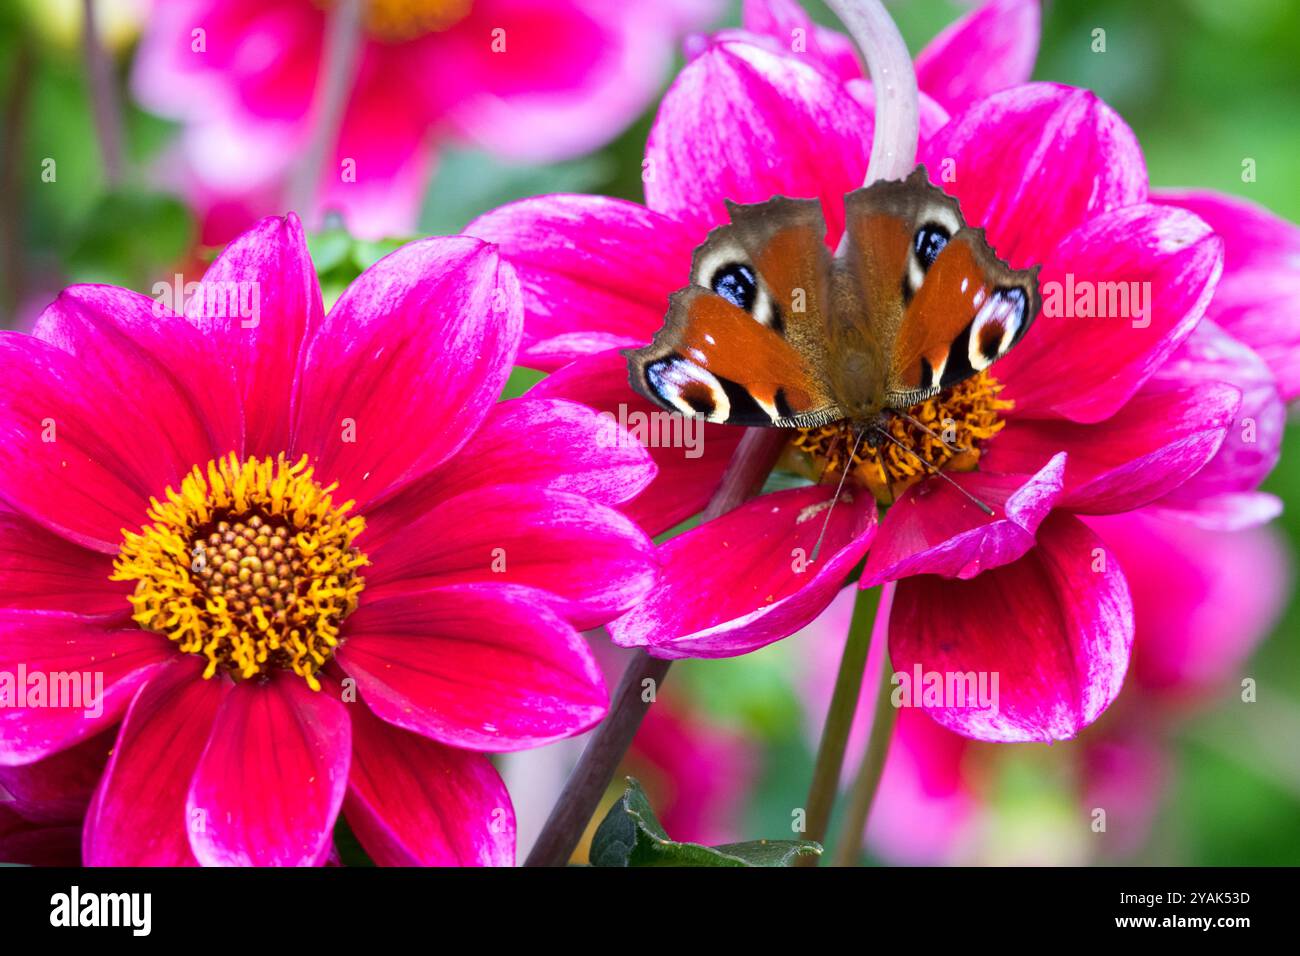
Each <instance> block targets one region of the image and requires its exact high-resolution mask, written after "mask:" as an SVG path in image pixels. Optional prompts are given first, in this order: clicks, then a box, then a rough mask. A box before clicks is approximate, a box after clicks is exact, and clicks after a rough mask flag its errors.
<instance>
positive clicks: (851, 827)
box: [832, 582, 898, 866]
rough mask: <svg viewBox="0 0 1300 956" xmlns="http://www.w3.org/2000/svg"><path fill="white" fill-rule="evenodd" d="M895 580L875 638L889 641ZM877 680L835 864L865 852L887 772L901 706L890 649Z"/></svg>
mask: <svg viewBox="0 0 1300 956" xmlns="http://www.w3.org/2000/svg"><path fill="white" fill-rule="evenodd" d="M893 589H894V585H893V583H892V582H891V583H889V584H886V585H885V586H884V589H883V590H884V591H885V592H886V593H884V594H883V595H882V596H881V603H880V611H879V613H878V614H877V616H876V624H877V627H876V628H875V631H876V633H875V635H874V636H873V638H872V640H877V641H886V640H888V627H889V606H890V605H891V604H892V603H893V597H894V594H893ZM873 679H874V680H875V681H876V687H877V689H876V712H875V714H874V715H873V717H872V719H871V733H870V734H869V735H868V737H867V750H866V753H864V754H863V755H862V763H861V764H860V765H859V766H858V773H857V776H856V777H855V778H854V780H853V789H852V790H850V791H849V806H848V809H847V810H846V811H845V814H844V825H843V826H842V827H841V829H840V840H839V844H838V845H837V846H836V848H835V856H834V859H833V861H832V865H833V866H853V865H854V864H856V863H857V862H858V859H859V858H860V857H861V855H862V840H863V836H864V834H865V833H866V829H867V820H868V819H870V817H871V805H872V803H874V802H875V799H876V790H877V788H879V786H880V778H881V777H882V776H883V775H884V772H885V757H886V756H887V755H888V754H889V741H890V739H891V738H892V737H893V733H894V719H895V717H896V716H897V713H898V709H897V708H896V707H894V704H893V701H892V699H891V698H892V696H893V694H892V688H893V682H892V681H890V680H889V649H888V647H886V648H885V649H884V653H883V654H882V655H881V662H880V669H879V673H878V674H876V675H874V677H873Z"/></svg>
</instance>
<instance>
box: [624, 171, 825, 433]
mask: <svg viewBox="0 0 1300 956" xmlns="http://www.w3.org/2000/svg"><path fill="white" fill-rule="evenodd" d="M727 208H728V211H729V212H730V214H731V222H730V223H729V224H727V225H724V226H719V227H718V228H716V229H714V230H712V231H711V232H710V233H709V236H708V238H707V239H706V240H705V242H704V243H703V244H702V245H701V246H700V247H699V248H698V249H696V250H695V256H694V259H693V260H692V263H691V285H689V286H687V287H686V288H684V289H681V290H679V291H677V292H675V293H673V295H672V296H671V298H670V300H669V309H668V314H667V316H666V317H665V320H664V326H663V328H662V329H660V330H659V332H658V333H657V334H656V335H655V337H654V341H653V342H652V343H651V344H650V345H648V346H646V347H645V348H641V349H635V350H632V351H629V352H628V353H627V356H628V371H629V380H630V381H631V384H632V387H633V388H634V389H635V390H636V391H637V392H639V393H640V394H642V395H644V396H645V397H646V398H648V399H650V400H651V401H653V402H656V403H657V404H659V405H661V406H663V407H664V408H666V409H669V410H670V411H677V412H681V413H683V414H685V415H694V416H698V417H702V418H705V419H707V420H708V421H712V422H722V423H726V424H730V425H767V426H778V427H808V426H811V425H814V424H820V423H822V422H826V421H832V420H834V419H836V418H840V417H843V413H842V410H841V409H839V408H838V407H837V406H836V404H835V402H834V401H833V400H832V398H831V396H830V394H829V391H828V389H827V387H826V385H825V382H824V380H823V379H824V376H823V375H822V372H821V370H822V369H823V368H824V366H825V360H826V351H825V350H826V319H825V316H826V314H827V313H826V310H827V304H828V299H829V295H830V292H829V284H830V264H831V259H830V251H829V249H827V247H826V242H825V236H826V222H825V219H824V218H823V216H822V211H821V206H820V204H819V203H818V202H817V201H816V200H812V199H787V198H785V197H780V196H778V197H776V198H774V199H770V200H768V201H767V202H763V203H755V204H752V205H739V204H736V203H728V204H727Z"/></svg>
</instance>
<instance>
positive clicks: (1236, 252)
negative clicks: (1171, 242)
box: [1153, 190, 1300, 401]
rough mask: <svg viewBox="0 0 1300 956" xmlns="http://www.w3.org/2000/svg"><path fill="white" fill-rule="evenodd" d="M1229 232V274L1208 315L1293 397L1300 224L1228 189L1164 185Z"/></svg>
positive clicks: (1298, 383)
mask: <svg viewBox="0 0 1300 956" xmlns="http://www.w3.org/2000/svg"><path fill="white" fill-rule="evenodd" d="M1153 199H1154V200H1155V201H1158V202H1162V203H1169V204H1172V205H1175V206H1181V207H1182V208H1184V209H1187V210H1189V211H1191V212H1193V213H1195V214H1196V215H1197V216H1199V217H1200V218H1202V219H1204V220H1205V221H1206V222H1207V223H1209V225H1210V228H1212V229H1213V230H1214V232H1215V234H1216V235H1217V236H1218V237H1219V238H1220V239H1222V240H1223V278H1222V279H1221V280H1220V282H1219V287H1218V289H1217V290H1216V291H1215V295H1214V300H1213V301H1212V302H1211V303H1210V307H1209V310H1208V312H1207V315H1209V317H1210V318H1211V319H1213V320H1214V321H1215V322H1217V323H1219V324H1220V325H1222V326H1223V327H1224V329H1226V330H1227V331H1228V332H1229V333H1231V334H1232V335H1233V336H1234V337H1235V338H1237V339H1240V340H1241V341H1242V342H1245V343H1246V344H1247V345H1249V346H1250V347H1251V348H1253V349H1254V350H1255V351H1256V352H1258V353H1259V354H1260V356H1261V357H1262V358H1263V359H1264V361H1265V362H1267V363H1268V365H1269V367H1270V368H1271V369H1272V370H1273V374H1274V376H1275V377H1276V379H1277V384H1278V388H1280V389H1281V390H1282V394H1283V397H1284V398H1285V399H1287V400H1288V401H1289V400H1291V399H1293V398H1295V397H1296V396H1297V395H1300V314H1298V313H1297V305H1296V303H1297V302H1300V226H1296V225H1295V224H1294V223H1290V222H1287V221H1286V220H1285V219H1282V218H1281V217H1279V216H1275V215H1273V214H1272V213H1271V212H1269V211H1268V210H1266V209H1264V208H1263V207H1262V206H1258V205H1256V204H1255V203H1252V202H1249V201H1247V200H1245V199H1240V198H1238V197H1236V196H1226V195H1222V194H1220V193H1214V192H1207V191H1198V190H1186V191H1161V192H1158V193H1156V194H1155V195H1154V196H1153Z"/></svg>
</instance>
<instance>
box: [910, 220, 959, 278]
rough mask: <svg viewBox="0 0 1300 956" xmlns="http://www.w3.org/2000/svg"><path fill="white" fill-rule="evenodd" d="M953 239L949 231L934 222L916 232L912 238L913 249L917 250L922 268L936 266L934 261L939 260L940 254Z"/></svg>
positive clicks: (917, 256)
mask: <svg viewBox="0 0 1300 956" xmlns="http://www.w3.org/2000/svg"><path fill="white" fill-rule="evenodd" d="M951 238H952V236H951V235H950V234H949V232H948V230H947V229H945V228H944V227H943V226H940V225H938V224H936V223H932V222H931V223H927V224H926V225H924V226H922V227H921V228H920V229H918V230H916V235H915V236H914V237H913V238H912V248H913V249H915V250H916V258H917V259H918V260H920V263H921V268H923V269H929V268H930V266H932V265H934V260H935V259H938V258H939V253H941V252H943V249H944V246H946V245H948V240H949V239H951Z"/></svg>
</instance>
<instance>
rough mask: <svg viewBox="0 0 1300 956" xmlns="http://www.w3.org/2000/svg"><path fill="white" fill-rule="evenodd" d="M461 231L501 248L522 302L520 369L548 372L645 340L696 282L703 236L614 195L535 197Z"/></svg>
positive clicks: (506, 208) (498, 210) (489, 213)
mask: <svg viewBox="0 0 1300 956" xmlns="http://www.w3.org/2000/svg"><path fill="white" fill-rule="evenodd" d="M465 232H466V234H468V235H471V236H477V237H479V238H480V239H484V240H486V241H488V242H492V243H496V245H497V246H498V247H499V249H500V250H501V257H502V258H503V259H505V260H506V261H507V262H509V263H510V265H511V266H513V267H514V269H515V272H516V273H517V274H518V276H519V288H520V291H521V293H522V294H523V301H524V339H523V345H522V347H521V351H520V354H519V361H520V364H523V365H527V366H529V367H530V368H539V369H545V370H551V369H555V368H559V367H560V366H561V365H563V364H564V363H566V362H569V361H572V360H574V359H576V358H579V357H581V356H583V355H588V354H591V353H594V352H602V351H605V350H606V349H614V348H635V347H639V346H641V345H644V344H646V343H647V342H649V341H650V339H651V337H652V336H653V335H654V334H655V332H657V331H658V330H659V327H660V326H661V325H663V321H664V313H665V312H667V310H668V296H669V294H671V293H672V292H674V291H675V290H677V289H680V288H681V287H682V286H684V285H687V284H689V283H690V275H691V251H692V249H693V247H694V246H695V244H696V243H697V242H698V241H699V237H698V236H696V235H694V233H693V232H689V231H688V230H686V229H685V228H684V227H683V226H681V225H680V224H679V223H677V222H676V221H675V220H673V219H670V218H668V217H667V216H663V215H660V214H659V213H656V212H652V211H651V210H649V209H647V208H645V207H644V206H641V205H638V204H637V203H632V202H627V201H625V200H622V199H611V198H609V197H608V196H538V197H535V198H532V199H524V200H521V201H519V202H516V203H511V204H509V205H506V206H502V207H500V208H499V209H494V210H492V211H491V212H488V213H485V214H484V215H482V216H480V217H479V218H477V219H475V220H474V221H473V222H471V223H470V224H469V225H468V226H466V227H465Z"/></svg>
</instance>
